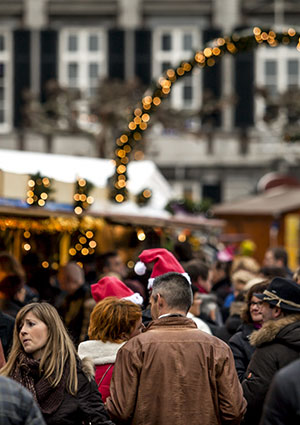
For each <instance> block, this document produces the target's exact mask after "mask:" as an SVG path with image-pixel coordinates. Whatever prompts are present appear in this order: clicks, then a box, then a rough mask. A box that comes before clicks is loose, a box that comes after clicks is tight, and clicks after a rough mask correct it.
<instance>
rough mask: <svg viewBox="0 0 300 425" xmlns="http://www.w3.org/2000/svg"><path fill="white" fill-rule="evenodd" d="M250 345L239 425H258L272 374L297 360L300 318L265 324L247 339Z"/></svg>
mask: <svg viewBox="0 0 300 425" xmlns="http://www.w3.org/2000/svg"><path fill="white" fill-rule="evenodd" d="M250 342H251V344H253V345H256V347H257V348H256V350H255V352H254V354H253V356H252V358H251V361H250V363H249V366H248V369H247V372H246V374H247V378H246V379H245V380H244V381H243V383H242V385H243V390H244V397H245V398H246V400H247V402H248V406H247V412H246V416H245V419H244V422H243V424H247V425H258V424H259V422H260V418H261V415H262V408H263V404H264V400H265V397H266V394H267V392H268V389H269V387H270V384H271V381H272V379H273V377H274V375H275V373H276V372H277V371H278V370H279V369H281V368H283V367H284V366H286V365H287V364H289V363H291V362H292V361H294V360H296V359H298V358H299V357H300V314H293V315H289V316H286V317H283V318H282V319H279V320H270V321H268V322H266V323H265V324H264V326H263V327H262V328H261V329H260V330H259V331H257V332H254V333H253V334H252V335H251V338H250Z"/></svg>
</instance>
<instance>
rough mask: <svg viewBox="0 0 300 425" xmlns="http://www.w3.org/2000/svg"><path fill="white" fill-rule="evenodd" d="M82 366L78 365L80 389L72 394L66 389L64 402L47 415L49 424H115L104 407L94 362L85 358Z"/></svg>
mask: <svg viewBox="0 0 300 425" xmlns="http://www.w3.org/2000/svg"><path fill="white" fill-rule="evenodd" d="M82 364H83V366H82V368H81V367H80V366H78V369H77V373H78V391H77V395H76V396H72V395H71V394H69V393H68V392H66V391H65V393H64V397H63V400H62V403H61V404H60V406H59V407H58V409H57V410H56V411H55V412H54V413H51V415H45V414H44V419H45V421H46V423H47V425H82V424H85V425H88V424H89V423H91V424H92V425H100V424H101V425H113V423H112V422H111V421H110V419H109V415H108V413H107V411H106V409H105V407H104V404H103V401H102V398H101V395H100V393H99V391H98V388H97V385H96V382H95V379H94V377H93V376H92V374H93V373H94V369H93V365H92V363H91V364H90V365H89V364H88V361H87V359H85V360H83V362H82Z"/></svg>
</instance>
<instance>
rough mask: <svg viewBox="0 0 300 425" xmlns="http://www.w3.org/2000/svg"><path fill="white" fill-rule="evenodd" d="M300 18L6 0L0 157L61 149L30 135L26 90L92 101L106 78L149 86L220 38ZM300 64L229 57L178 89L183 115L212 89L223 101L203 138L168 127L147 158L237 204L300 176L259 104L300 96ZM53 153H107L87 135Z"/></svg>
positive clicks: (290, 4) (169, 1) (291, 5)
mask: <svg viewBox="0 0 300 425" xmlns="http://www.w3.org/2000/svg"><path fill="white" fill-rule="evenodd" d="M299 17H300V4H299V2H298V1H297V0H293V1H292V0H289V1H283V0H272V1H270V0H269V1H267V0H252V1H251V2H249V1H246V0H184V1H182V0H0V148H2V149H25V150H32V151H41V152H46V151H47V150H49V145H47V140H46V139H45V138H44V137H41V136H40V135H38V134H35V133H32V132H28V131H27V132H25V133H24V131H22V117H23V115H22V112H23V107H24V92H25V93H26V91H30V92H31V93H33V94H34V95H35V96H36V97H37V98H39V99H40V100H41V102H43V101H44V100H45V96H46V94H45V84H46V83H47V81H49V80H51V79H54V80H58V81H59V83H60V84H61V85H62V86H66V87H71V88H75V89H79V90H80V91H81V92H82V93H83V94H84V96H86V97H87V98H88V97H89V96H93V94H94V93H95V90H96V89H97V86H98V81H99V79H101V78H105V77H109V78H115V79H121V80H130V79H132V78H134V77H136V76H137V77H139V78H140V80H141V81H142V82H143V83H144V84H145V85H149V84H150V83H151V81H153V80H156V79H157V78H158V77H159V76H160V75H161V74H162V73H163V72H164V71H165V70H166V69H168V68H170V67H172V66H175V65H176V64H177V63H178V62H180V61H181V60H185V59H188V58H189V57H190V56H191V54H192V52H193V51H194V50H196V49H199V48H200V49H201V48H203V46H204V45H205V43H207V42H208V41H210V40H211V39H213V38H216V37H218V36H221V35H226V34H231V33H232V32H234V31H239V30H243V29H247V28H252V27H253V26H260V27H264V28H265V27H276V28H279V27H285V28H288V27H289V26H294V25H297V21H298V19H299ZM299 62H300V54H299V52H298V51H297V50H296V49H295V48H293V49H292V48H290V47H288V46H281V47H278V48H276V49H269V48H261V49H257V51H255V52H249V53H243V54H240V55H238V56H236V57H235V58H233V57H224V58H223V59H222V61H221V62H219V63H218V64H217V65H216V66H214V67H213V68H210V69H204V70H200V69H199V70H196V72H194V74H193V75H192V76H189V77H187V78H185V79H184V80H183V81H182V82H179V83H177V84H176V85H175V86H174V89H173V90H172V93H171V95H170V99H169V100H168V102H169V105H170V107H171V108H174V109H175V110H179V111H180V110H184V111H197V110H203V108H204V106H205V105H206V102H207V97H206V94H207V93H208V92H209V93H210V94H211V95H212V97H213V98H215V99H223V100H222V102H223V106H222V107H220V108H219V109H218V110H216V111H215V112H214V113H213V114H212V115H213V121H211V122H210V124H209V125H208V126H207V125H206V126H205V122H204V120H202V122H201V123H200V128H201V126H203V129H204V130H203V131H200V132H198V133H197V134H192V133H191V132H188V131H187V132H181V133H176V132H172V131H165V130H163V129H161V128H160V127H159V126H156V127H153V129H152V131H149V132H148V134H147V150H146V155H147V157H148V158H149V159H152V160H154V161H155V162H156V163H157V165H158V166H159V168H160V170H161V171H162V173H163V174H164V175H165V176H166V177H167V179H168V180H169V181H170V182H171V183H172V184H173V187H174V191H175V196H176V197H182V196H186V197H192V198H193V199H194V200H195V201H199V200H201V199H203V198H211V199H212V200H213V201H214V202H220V201H227V200H231V199H234V198H237V197H239V196H243V195H246V194H249V193H252V192H253V191H254V190H255V188H256V185H257V182H258V181H259V179H260V178H261V177H262V176H263V175H264V174H266V173H267V172H268V171H270V170H272V171H278V170H279V171H283V170H284V171H285V172H289V173H291V174H293V175H295V176H296V177H300V174H299V171H298V168H299V167H298V164H299V161H300V148H298V143H294V144H287V143H286V142H283V141H282V135H281V133H280V131H278V128H276V126H275V128H270V127H269V126H267V125H266V124H265V122H264V121H263V119H262V116H263V113H264V107H265V106H264V101H263V100H262V99H261V98H259V97H258V96H257V95H256V88H257V87H267V88H268V89H269V91H270V93H271V94H273V95H274V96H276V94H277V93H280V92H283V91H285V90H286V89H288V88H291V87H294V86H297V87H299V85H300V63H299ZM210 118H211V117H210ZM198 121H199V120H198ZM198 124H199V122H198ZM51 149H52V151H53V152H54V153H66V154H70V153H72V154H74V155H88V156H95V155H96V154H97V151H96V148H95V146H94V144H93V141H92V140H91V139H89V138H84V137H83V136H82V135H70V136H66V135H64V136H56V137H55V139H54V142H53V144H52V146H51ZM0 154H1V152H0Z"/></svg>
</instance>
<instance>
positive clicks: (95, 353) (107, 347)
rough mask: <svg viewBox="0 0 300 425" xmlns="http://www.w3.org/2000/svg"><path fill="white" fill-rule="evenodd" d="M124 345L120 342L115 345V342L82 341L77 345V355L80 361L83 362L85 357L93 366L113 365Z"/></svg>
mask: <svg viewBox="0 0 300 425" xmlns="http://www.w3.org/2000/svg"><path fill="white" fill-rule="evenodd" d="M124 344H125V342H122V343H120V344H117V343H116V342H109V341H107V342H103V341H96V340H90V341H84V342H82V343H81V344H79V347H78V355H79V357H80V358H81V360H83V359H84V360H85V359H86V358H87V357H88V358H89V360H91V361H92V362H93V364H94V365H95V366H96V365H101V364H108V363H115V361H116V357H117V352H118V351H119V349H120V348H121V347H122V346H123V345H124Z"/></svg>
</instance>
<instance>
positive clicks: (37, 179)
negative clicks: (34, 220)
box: [26, 172, 53, 208]
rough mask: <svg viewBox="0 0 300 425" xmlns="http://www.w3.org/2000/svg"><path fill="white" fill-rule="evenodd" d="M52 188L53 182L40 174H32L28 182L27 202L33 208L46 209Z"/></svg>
mask: <svg viewBox="0 0 300 425" xmlns="http://www.w3.org/2000/svg"><path fill="white" fill-rule="evenodd" d="M51 192H53V189H52V188H51V180H50V179H49V178H48V177H46V176H42V175H41V174H40V173H39V172H38V173H36V174H32V175H31V176H30V178H29V180H28V189H27V199H26V202H27V204H28V205H30V206H31V207H41V208H42V207H44V206H45V205H46V203H47V201H48V199H49V195H50V193H51Z"/></svg>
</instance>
